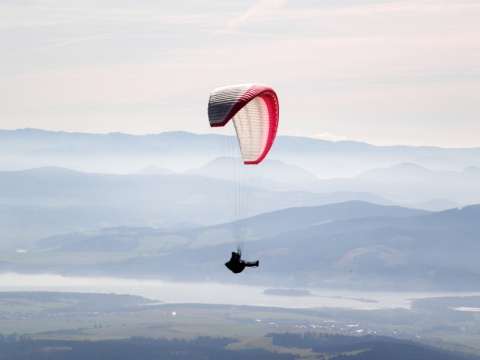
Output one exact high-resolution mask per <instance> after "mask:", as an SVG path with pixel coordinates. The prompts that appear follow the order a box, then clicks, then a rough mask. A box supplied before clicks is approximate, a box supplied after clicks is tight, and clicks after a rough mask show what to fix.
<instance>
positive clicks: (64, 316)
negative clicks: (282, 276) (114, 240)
mask: <svg viewBox="0 0 480 360" xmlns="http://www.w3.org/2000/svg"><path fill="white" fill-rule="evenodd" d="M428 309H429V311H426V310H405V309H397V310H375V311H359V310H348V309H303V310H301V309H281V308H267V307H248V306H229V305H198V304H197V305H195V304H163V303H159V302H156V303H152V302H151V301H150V300H148V299H145V298H142V297H139V296H131V295H114V294H80V293H49V292H3V293H0V333H2V334H4V335H7V334H13V333H16V334H28V335H29V336H30V337H31V338H33V339H38V340H40V339H42V340H44V339H56V340H105V339H125V338H130V337H138V336H143V337H149V338H167V339H174V338H186V339H193V338H195V337H197V336H214V337H215V336H222V337H223V336H224V337H232V338H237V339H238V340H239V342H238V343H235V344H231V345H230V347H231V348H232V349H244V348H258V347H261V348H265V349H268V350H275V351H278V352H282V351H288V352H290V353H292V352H294V353H297V354H299V355H302V356H306V357H310V356H313V354H312V353H311V352H310V351H309V350H308V349H291V348H289V349H288V350H287V349H282V348H280V347H277V346H274V345H272V342H271V338H269V337H265V335H267V334H269V333H286V332H289V333H296V332H298V333H305V332H317V333H332V334H333V333H339V334H344V335H354V336H358V335H366V334H378V335H387V336H393V337H399V338H405V339H415V340H416V341H422V342H425V343H429V344H435V346H438V347H442V348H445V349H461V351H467V352H471V353H473V354H477V355H480V344H479V342H478V339H479V338H480V318H479V315H480V314H479V313H474V312H472V313H463V312H455V313H453V312H452V313H449V314H446V313H445V312H443V314H444V316H443V318H441V319H440V318H439V314H440V313H441V311H443V310H442V309H441V308H438V309H435V307H434V306H428Z"/></svg>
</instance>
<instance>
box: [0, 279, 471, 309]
mask: <svg viewBox="0 0 480 360" xmlns="http://www.w3.org/2000/svg"><path fill="white" fill-rule="evenodd" d="M269 290H271V288H268V287H260V286H245V285H232V284H218V283H209V282H203V283H174V282H165V281H161V280H135V279H121V278H106V277H105V278H102V277H68V276H61V275H54V274H38V275H30V274H16V273H3V274H0V291H2V292H3V291H53V292H81V293H115V294H130V295H139V296H143V297H146V298H148V299H151V300H158V301H162V302H165V303H198V304H229V305H250V306H273V307H282V308H322V307H327V308H351V309H358V310H367V309H371V310H374V309H391V308H409V307H410V304H411V299H421V298H430V297H443V296H471V295H477V296H480V292H470V293H458V292H455V293H448V292H425V293H419V292H379V291H372V292H361V291H349V290H334V289H317V288H311V289H304V290H308V292H309V293H310V294H311V295H310V296H279V295H267V294H265V291H267V293H272V291H269ZM273 293H274V292H273ZM301 293H302V294H304V293H306V291H303V292H301Z"/></svg>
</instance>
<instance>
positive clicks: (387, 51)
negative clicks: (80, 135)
mask: <svg viewBox="0 0 480 360" xmlns="http://www.w3.org/2000/svg"><path fill="white" fill-rule="evenodd" d="M250 82H261V83H265V84H268V85H270V86H272V87H273V88H275V89H276V91H277V93H278V95H279V98H280V108H281V109H280V110H281V114H280V122H281V125H280V128H279V133H280V134H283V135H300V136H310V137H319V138H326V139H348V140H357V141H365V142H369V143H372V144H377V145H390V144H407V145H436V146H446V147H480V116H479V114H480V1H479V0H471V1H468V0H449V1H447V0H443V1H442V0H418V1H408V0H407V1H398V2H392V1H388V0H383V1H375V0H324V1H322V0H290V1H288V0H260V1H258V0H257V1H250V0H242V1H236V2H231V1H224V0H203V1H191V0H190V1H182V0H162V1H156V0H115V1H114V0H111V1H97V0H95V1H94V0H83V1H70V0H56V1H53V0H52V1H51V0H44V1H27V0H3V1H2V2H1V3H0V128H1V129H16V128H25V127H34V128H41V129H47V130H62V131H80V132H95V133H107V132H125V133H132V134H146V133H159V132H163V131H173V130H186V131H192V132H199V133H208V132H209V128H208V121H207V102H208V97H209V94H210V92H211V91H212V90H213V89H214V88H216V87H219V86H225V85H231V84H236V83H250Z"/></svg>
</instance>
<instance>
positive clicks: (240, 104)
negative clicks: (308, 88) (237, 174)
mask: <svg viewBox="0 0 480 360" xmlns="http://www.w3.org/2000/svg"><path fill="white" fill-rule="evenodd" d="M278 118H279V105H278V98H277V94H276V93H275V91H274V90H273V89H272V88H270V87H269V86H266V85H262V84H243V85H234V86H227V87H222V88H217V89H215V90H213V92H212V93H211V95H210V99H209V102H208V119H209V121H210V126H211V127H220V126H225V125H227V124H228V123H229V121H230V120H232V121H233V125H234V126H235V131H236V134H237V138H238V142H239V145H240V152H241V154H242V157H243V162H244V163H245V164H247V165H249V164H258V163H260V162H261V161H262V160H263V159H264V158H265V156H266V155H267V153H268V151H269V150H270V148H271V147H272V144H273V141H274V140H275V136H276V134H277V128H278Z"/></svg>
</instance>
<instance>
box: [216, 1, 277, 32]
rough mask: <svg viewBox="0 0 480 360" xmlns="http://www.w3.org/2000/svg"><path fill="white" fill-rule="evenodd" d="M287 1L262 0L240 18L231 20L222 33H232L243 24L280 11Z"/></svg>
mask: <svg viewBox="0 0 480 360" xmlns="http://www.w3.org/2000/svg"><path fill="white" fill-rule="evenodd" d="M285 2H286V0H260V1H259V2H257V3H256V4H255V5H253V6H252V7H250V8H249V9H248V10H247V11H245V12H244V13H242V14H241V15H240V16H237V17H235V18H234V19H233V20H231V21H230V22H229V23H228V24H227V26H225V28H224V29H223V30H222V32H227V33H228V32H232V31H236V30H238V28H240V27H241V26H242V25H243V24H245V23H246V22H248V21H250V20H252V19H254V18H255V17H259V16H261V15H264V14H269V13H270V12H271V11H275V10H278V9H280V8H281V7H282V6H283V4H284V3H285Z"/></svg>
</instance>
